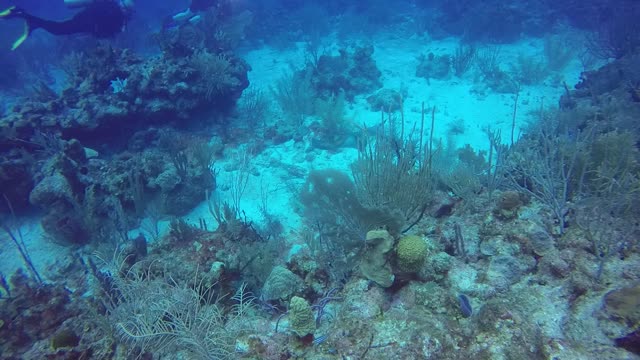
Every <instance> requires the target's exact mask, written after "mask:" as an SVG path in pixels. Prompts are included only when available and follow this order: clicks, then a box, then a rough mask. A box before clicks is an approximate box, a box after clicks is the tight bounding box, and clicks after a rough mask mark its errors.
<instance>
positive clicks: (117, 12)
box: [0, 0, 133, 50]
mask: <svg viewBox="0 0 640 360" xmlns="http://www.w3.org/2000/svg"><path fill="white" fill-rule="evenodd" d="M64 4H65V5H66V6H67V7H69V8H82V10H80V11H79V12H78V13H76V14H75V15H74V16H73V17H71V18H70V19H68V20H64V21H53V20H46V19H43V18H40V17H37V16H34V15H31V14H29V13H28V12H26V11H25V10H24V9H22V8H19V7H16V6H11V7H9V8H8V9H6V10H4V11H1V12H0V18H3V19H16V18H19V19H24V21H25V25H24V33H23V34H22V35H21V36H20V37H19V38H18V39H17V40H16V41H15V42H14V43H13V46H12V47H11V50H15V49H16V48H18V46H20V45H21V44H22V43H23V42H24V41H25V40H26V39H27V37H29V35H30V34H31V32H32V31H34V30H35V29H43V30H45V31H47V32H49V33H51V34H53V35H70V34H81V33H83V34H91V35H93V36H95V37H97V38H107V37H111V36H113V35H115V34H117V33H119V32H122V31H123V30H124V28H125V25H126V24H127V21H128V20H129V18H130V17H131V13H132V11H133V0H64Z"/></svg>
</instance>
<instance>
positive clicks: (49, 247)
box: [0, 218, 71, 281]
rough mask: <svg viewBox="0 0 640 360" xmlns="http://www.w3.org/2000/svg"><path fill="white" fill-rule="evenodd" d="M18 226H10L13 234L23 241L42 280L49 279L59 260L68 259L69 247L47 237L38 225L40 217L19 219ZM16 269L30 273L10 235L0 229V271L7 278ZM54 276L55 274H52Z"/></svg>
mask: <svg viewBox="0 0 640 360" xmlns="http://www.w3.org/2000/svg"><path fill="white" fill-rule="evenodd" d="M20 222H21V224H20V226H19V227H16V226H11V227H10V228H11V232H12V233H13V234H14V236H15V237H16V238H17V239H18V240H20V239H22V240H23V241H24V245H25V247H26V249H27V251H28V254H29V255H30V257H31V261H32V262H33V265H34V266H35V268H36V270H37V271H38V273H39V274H40V276H41V277H42V279H43V280H45V281H46V280H47V279H49V275H50V274H49V271H50V270H51V269H54V268H57V267H59V265H60V263H59V261H63V260H68V259H67V255H69V254H70V253H71V250H70V248H69V247H66V246H62V245H58V244H56V243H54V242H52V241H51V239H49V237H48V236H47V235H46V234H45V232H44V230H43V229H42V227H41V226H40V219H35V218H24V219H20ZM17 269H23V270H24V271H25V273H27V274H30V272H29V270H28V268H27V265H26V264H25V262H24V261H23V259H22V257H21V256H20V252H19V251H18V248H17V247H16V245H15V244H14V242H13V241H12V240H11V237H10V236H9V235H8V234H7V233H6V232H5V231H3V230H0V273H2V274H3V275H4V276H5V277H7V278H9V277H10V276H11V274H13V273H14V272H15V271H16V270H17ZM54 276H55V274H54Z"/></svg>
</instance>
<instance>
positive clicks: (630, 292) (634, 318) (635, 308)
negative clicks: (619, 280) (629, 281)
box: [604, 284, 640, 326]
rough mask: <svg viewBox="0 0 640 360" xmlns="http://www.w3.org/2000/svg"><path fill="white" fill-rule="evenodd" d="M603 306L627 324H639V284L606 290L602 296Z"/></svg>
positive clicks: (610, 313)
mask: <svg viewBox="0 0 640 360" xmlns="http://www.w3.org/2000/svg"><path fill="white" fill-rule="evenodd" d="M604 308H605V310H606V312H607V313H608V314H609V315H611V316H613V317H614V318H616V319H619V320H622V321H624V322H625V323H627V324H628V325H629V326H636V325H637V324H640V284H637V285H635V286H631V287H626V288H622V289H617V290H613V291H610V292H608V293H607V294H606V295H605V296H604Z"/></svg>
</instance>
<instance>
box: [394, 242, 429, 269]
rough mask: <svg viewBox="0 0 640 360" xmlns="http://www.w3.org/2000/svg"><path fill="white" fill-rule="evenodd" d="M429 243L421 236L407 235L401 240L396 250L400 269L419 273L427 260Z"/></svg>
mask: <svg viewBox="0 0 640 360" xmlns="http://www.w3.org/2000/svg"><path fill="white" fill-rule="evenodd" d="M427 253H428V248H427V243H426V242H425V241H424V239H423V238H422V237H420V236H416V235H407V236H405V237H403V238H401V239H400V241H399V242H398V246H397V248H396V261H397V264H398V268H399V269H400V270H401V271H405V272H417V271H419V270H420V269H421V268H422V265H424V262H425V260H426V259H427Z"/></svg>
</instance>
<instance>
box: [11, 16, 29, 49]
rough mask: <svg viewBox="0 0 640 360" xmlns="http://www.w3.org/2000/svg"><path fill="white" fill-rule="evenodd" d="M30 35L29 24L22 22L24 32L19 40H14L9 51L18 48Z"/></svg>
mask: <svg viewBox="0 0 640 360" xmlns="http://www.w3.org/2000/svg"><path fill="white" fill-rule="evenodd" d="M30 33H31V29H30V28H29V22H28V21H25V22H24V32H23V33H22V35H20V37H19V38H17V39H16V41H14V42H13V45H12V46H11V51H13V50H15V49H17V48H18V46H20V45H22V43H23V42H24V41H25V40H27V38H28V37H29V34H30Z"/></svg>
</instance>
